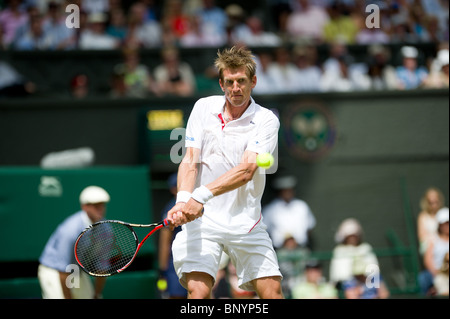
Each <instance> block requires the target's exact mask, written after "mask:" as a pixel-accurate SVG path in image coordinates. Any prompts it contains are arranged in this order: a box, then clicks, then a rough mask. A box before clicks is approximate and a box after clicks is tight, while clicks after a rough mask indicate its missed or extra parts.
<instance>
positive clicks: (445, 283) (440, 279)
mask: <svg viewBox="0 0 450 319" xmlns="http://www.w3.org/2000/svg"><path fill="white" fill-rule="evenodd" d="M433 286H434V288H435V289H436V295H437V296H447V297H448V295H449V265H448V252H447V253H446V254H445V256H444V260H443V261H442V267H441V269H439V272H438V273H437V275H436V276H435V277H434V279H433Z"/></svg>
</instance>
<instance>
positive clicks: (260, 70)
mask: <svg viewBox="0 0 450 319" xmlns="http://www.w3.org/2000/svg"><path fill="white" fill-rule="evenodd" d="M255 62H256V78H257V79H258V85H257V86H255V88H254V89H253V93H255V94H273V93H274V92H273V87H274V85H275V80H274V79H273V78H272V77H271V75H270V73H269V66H270V64H271V63H272V62H273V57H272V51H271V50H261V51H259V52H258V53H256V55H255Z"/></svg>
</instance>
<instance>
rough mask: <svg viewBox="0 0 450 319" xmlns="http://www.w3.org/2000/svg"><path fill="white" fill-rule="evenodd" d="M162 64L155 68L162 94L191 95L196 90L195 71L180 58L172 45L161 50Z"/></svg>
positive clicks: (155, 75)
mask: <svg viewBox="0 0 450 319" xmlns="http://www.w3.org/2000/svg"><path fill="white" fill-rule="evenodd" d="M161 58H162V64H160V65H158V66H157V67H156V68H155V70H154V77H155V80H156V83H157V84H158V86H159V87H160V88H161V92H162V94H169V95H176V96H191V95H192V94H194V92H195V90H196V83H195V75H194V71H193V70H192V68H191V67H190V65H189V64H187V63H186V62H182V61H180V59H179V52H178V50H177V49H175V48H173V47H170V48H164V49H163V50H162V51H161Z"/></svg>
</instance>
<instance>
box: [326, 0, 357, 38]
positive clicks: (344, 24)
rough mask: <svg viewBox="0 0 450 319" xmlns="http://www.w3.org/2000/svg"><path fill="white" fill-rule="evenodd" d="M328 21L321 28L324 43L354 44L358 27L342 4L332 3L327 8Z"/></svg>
mask: <svg viewBox="0 0 450 319" xmlns="http://www.w3.org/2000/svg"><path fill="white" fill-rule="evenodd" d="M328 15H329V17H330V20H329V21H328V22H327V23H326V24H325V25H324V27H323V38H324V40H325V41H326V42H333V41H336V40H337V41H343V42H344V43H345V44H354V43H355V40H356V34H357V33H358V32H359V28H358V25H357V24H356V22H355V20H354V19H352V18H351V17H350V16H349V15H348V13H347V12H346V7H345V5H344V4H343V3H341V2H338V1H334V2H333V3H332V4H331V5H330V6H329V7H328Z"/></svg>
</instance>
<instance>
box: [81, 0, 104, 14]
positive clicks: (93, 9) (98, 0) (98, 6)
mask: <svg viewBox="0 0 450 319" xmlns="http://www.w3.org/2000/svg"><path fill="white" fill-rule="evenodd" d="M80 1H81V10H83V11H84V12H86V13H87V14H88V15H89V14H91V13H108V12H109V9H110V6H109V2H110V0H80Z"/></svg>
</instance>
